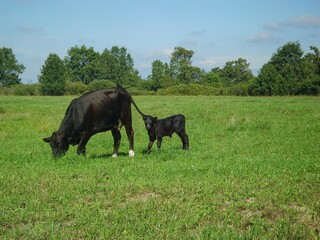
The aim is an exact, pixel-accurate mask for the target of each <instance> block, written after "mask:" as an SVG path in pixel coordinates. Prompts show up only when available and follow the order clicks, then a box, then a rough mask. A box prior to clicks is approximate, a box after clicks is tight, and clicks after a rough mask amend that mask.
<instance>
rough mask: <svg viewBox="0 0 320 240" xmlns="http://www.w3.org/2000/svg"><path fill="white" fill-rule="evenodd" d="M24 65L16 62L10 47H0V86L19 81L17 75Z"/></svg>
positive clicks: (23, 68)
mask: <svg viewBox="0 0 320 240" xmlns="http://www.w3.org/2000/svg"><path fill="white" fill-rule="evenodd" d="M24 70H25V66H24V65H23V64H20V63H18V61H17V59H16V57H15V55H14V54H13V52H12V49H11V48H5V47H3V48H0V86H11V85H14V84H18V83H20V82H21V79H20V78H19V75H20V74H22V73H23V71H24Z"/></svg>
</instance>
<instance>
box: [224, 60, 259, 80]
mask: <svg viewBox="0 0 320 240" xmlns="http://www.w3.org/2000/svg"><path fill="white" fill-rule="evenodd" d="M220 76H221V77H222V79H223V82H224V83H225V85H227V86H231V85H235V84H238V83H245V82H248V81H249V80H251V79H253V74H252V71H251V70H250V69H249V63H247V60H246V59H243V58H238V59H237V60H235V61H228V62H227V63H226V64H225V66H224V67H223V69H222V70H221V73H220Z"/></svg>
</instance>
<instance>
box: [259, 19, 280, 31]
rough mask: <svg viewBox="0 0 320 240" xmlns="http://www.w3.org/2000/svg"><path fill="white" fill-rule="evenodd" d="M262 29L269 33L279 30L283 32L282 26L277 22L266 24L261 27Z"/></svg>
mask: <svg viewBox="0 0 320 240" xmlns="http://www.w3.org/2000/svg"><path fill="white" fill-rule="evenodd" d="M263 28H264V29H267V30H270V31H280V30H283V24H282V23H281V22H278V21H270V22H266V23H265V24H264V25H263Z"/></svg>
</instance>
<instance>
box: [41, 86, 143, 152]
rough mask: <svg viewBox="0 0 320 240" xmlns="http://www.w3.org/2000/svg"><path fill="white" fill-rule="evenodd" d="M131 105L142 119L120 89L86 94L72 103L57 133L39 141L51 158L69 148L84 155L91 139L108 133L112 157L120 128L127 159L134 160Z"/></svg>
mask: <svg viewBox="0 0 320 240" xmlns="http://www.w3.org/2000/svg"><path fill="white" fill-rule="evenodd" d="M131 103H132V104H133V105H134V106H135V108H136V109H137V111H138V112H139V113H140V114H141V115H142V116H144V114H143V113H142V112H141V111H140V110H139V109H138V107H137V105H136V104H135V102H134V101H133V99H132V97H131V95H130V94H129V93H128V92H127V91H126V90H125V89H124V88H122V87H116V88H113V89H106V90H99V91H94V92H89V93H86V94H84V95H83V96H81V97H79V98H76V99H74V100H72V102H71V103H70V105H69V107H68V108H67V111H66V113H65V116H64V119H63V121H62V122H61V125H60V127H59V129H58V130H57V131H55V132H53V133H52V136H51V137H47V138H43V141H45V142H47V143H49V144H50V146H51V148H52V152H53V155H54V157H59V156H62V155H64V154H65V153H66V152H67V151H68V148H69V144H71V145H77V144H78V148H77V153H78V154H84V155H85V153H86V144H87V143H88V141H89V139H90V138H91V136H93V135H94V134H96V133H99V132H105V131H109V130H111V132H112V136H113V139H114V149H113V155H112V157H117V156H118V150H119V145H120V140H121V134H120V127H122V125H124V126H125V129H126V133H127V136H128V139H129V149H130V150H129V156H130V157H133V156H134V151H133V135H134V133H133V129H132V115H131Z"/></svg>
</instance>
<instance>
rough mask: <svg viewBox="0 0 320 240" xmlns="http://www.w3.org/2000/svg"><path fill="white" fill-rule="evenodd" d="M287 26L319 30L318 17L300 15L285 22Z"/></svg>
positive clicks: (319, 20) (319, 22)
mask: <svg viewBox="0 0 320 240" xmlns="http://www.w3.org/2000/svg"><path fill="white" fill-rule="evenodd" d="M287 25H289V26H292V27H301V28H319V27H320V16H311V15H301V16H297V17H293V18H291V19H289V20H288V21H287Z"/></svg>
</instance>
